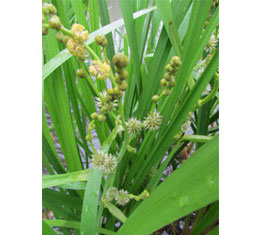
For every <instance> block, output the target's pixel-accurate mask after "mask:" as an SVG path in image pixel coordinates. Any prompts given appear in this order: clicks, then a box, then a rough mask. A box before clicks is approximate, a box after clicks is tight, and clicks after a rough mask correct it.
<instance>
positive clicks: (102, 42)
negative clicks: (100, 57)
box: [95, 35, 107, 47]
mask: <svg viewBox="0 0 260 235" xmlns="http://www.w3.org/2000/svg"><path fill="white" fill-rule="evenodd" d="M95 42H96V44H97V45H99V46H102V47H106V46H107V39H106V37H105V36H104V35H98V36H96V37H95Z"/></svg>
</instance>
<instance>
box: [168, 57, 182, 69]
mask: <svg viewBox="0 0 260 235" xmlns="http://www.w3.org/2000/svg"><path fill="white" fill-rule="evenodd" d="M170 64H171V66H172V67H180V66H181V59H180V57H179V56H173V57H172V59H171V62H170Z"/></svg>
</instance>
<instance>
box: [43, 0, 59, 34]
mask: <svg viewBox="0 0 260 235" xmlns="http://www.w3.org/2000/svg"><path fill="white" fill-rule="evenodd" d="M42 14H43V15H42V23H43V24H44V22H45V19H46V17H45V16H48V17H49V20H48V23H49V26H50V27H51V28H54V29H56V30H59V29H60V28H61V26H62V25H61V22H60V18H59V17H58V16H56V14H57V10H56V7H55V6H54V5H53V4H51V3H47V2H44V3H43V4H42ZM47 34H48V28H47V27H44V26H43V27H42V35H47Z"/></svg>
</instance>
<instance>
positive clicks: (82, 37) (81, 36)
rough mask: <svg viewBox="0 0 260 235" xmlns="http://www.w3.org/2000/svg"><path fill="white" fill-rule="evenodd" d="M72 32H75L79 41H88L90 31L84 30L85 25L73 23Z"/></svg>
mask: <svg viewBox="0 0 260 235" xmlns="http://www.w3.org/2000/svg"><path fill="white" fill-rule="evenodd" d="M71 32H72V33H74V35H75V39H76V40H78V41H79V42H86V41H87V40H88V31H87V30H85V31H84V26H83V25H81V24H73V25H72V27H71Z"/></svg>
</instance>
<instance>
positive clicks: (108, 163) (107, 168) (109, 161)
mask: <svg viewBox="0 0 260 235" xmlns="http://www.w3.org/2000/svg"><path fill="white" fill-rule="evenodd" d="M117 163H118V162H117V160H116V158H115V157H114V156H113V155H111V154H109V155H108V154H107V155H106V157H105V162H104V172H105V174H106V175H109V174H112V173H113V172H114V171H115V169H116V167H117Z"/></svg>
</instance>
